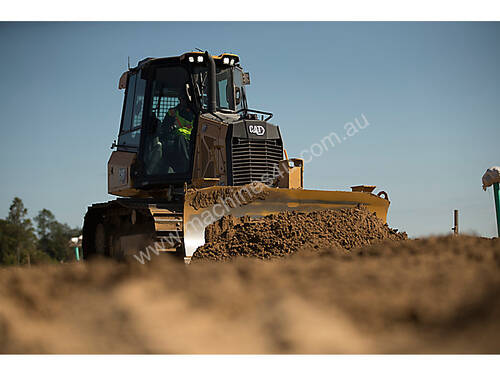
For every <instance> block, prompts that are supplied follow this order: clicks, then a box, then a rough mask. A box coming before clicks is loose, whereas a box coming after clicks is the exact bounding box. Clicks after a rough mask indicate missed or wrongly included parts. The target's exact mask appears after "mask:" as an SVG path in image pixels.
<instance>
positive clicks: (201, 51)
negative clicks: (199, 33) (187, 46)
mask: <svg viewBox="0 0 500 375" xmlns="http://www.w3.org/2000/svg"><path fill="white" fill-rule="evenodd" d="M195 49H197V50H198V51H200V52H203V51H202V50H201V49H199V48H195Z"/></svg>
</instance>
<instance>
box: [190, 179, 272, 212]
mask: <svg viewBox="0 0 500 375" xmlns="http://www.w3.org/2000/svg"><path fill="white" fill-rule="evenodd" d="M266 188H267V187H266V185H264V184H262V183H260V182H252V183H251V184H247V185H243V186H239V187H224V186H216V187H214V188H213V189H209V190H191V191H189V193H188V194H189V195H188V197H187V199H189V201H190V202H189V205H190V206H191V207H193V208H194V209H195V210H198V209H200V208H206V207H210V206H212V205H214V204H216V203H221V202H222V201H224V202H225V204H226V205H228V206H229V207H231V208H234V207H238V206H244V205H247V204H249V203H252V202H253V201H256V200H258V199H261V200H262V199H266V197H267V195H268V194H269V191H268V190H266Z"/></svg>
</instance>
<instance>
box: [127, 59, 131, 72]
mask: <svg viewBox="0 0 500 375" xmlns="http://www.w3.org/2000/svg"><path fill="white" fill-rule="evenodd" d="M127 66H128V70H130V56H127Z"/></svg>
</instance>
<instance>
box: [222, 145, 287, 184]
mask: <svg viewBox="0 0 500 375" xmlns="http://www.w3.org/2000/svg"><path fill="white" fill-rule="evenodd" d="M231 156H232V175H233V185H245V184H249V183H250V182H253V181H262V182H263V177H265V178H266V179H269V178H274V177H276V176H277V172H278V164H279V162H280V161H281V160H282V159H283V145H282V143H281V139H240V138H233V140H232V155H231Z"/></svg>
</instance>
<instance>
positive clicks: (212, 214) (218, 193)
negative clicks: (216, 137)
mask: <svg viewBox="0 0 500 375" xmlns="http://www.w3.org/2000/svg"><path fill="white" fill-rule="evenodd" d="M386 198H387V195H385V198H381V197H379V196H377V195H374V194H371V193H368V192H347V191H322V190H302V189H279V188H270V187H268V186H266V185H264V184H261V183H252V184H249V185H244V186H241V187H224V186H216V187H209V188H204V189H199V190H194V191H189V192H188V193H187V194H186V196H185V201H184V224H183V225H184V246H185V254H186V257H187V258H188V259H189V258H190V257H191V256H192V255H193V253H194V252H195V251H196V249H197V248H198V247H199V246H202V245H203V244H204V243H205V228H206V227H207V226H208V225H210V224H212V223H214V222H215V221H217V220H219V219H220V218H221V217H223V216H227V215H232V216H235V217H241V216H245V215H248V216H250V217H255V218H257V217H262V216H266V215H269V214H272V213H278V212H282V211H299V212H311V211H318V210H325V209H341V208H353V207H356V206H358V205H361V206H364V207H365V208H367V209H368V210H369V211H371V212H374V213H375V214H376V215H377V217H379V218H380V219H381V220H383V221H384V222H386V218H387V210H388V208H389V203H390V202H389V200H388V199H386Z"/></svg>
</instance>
